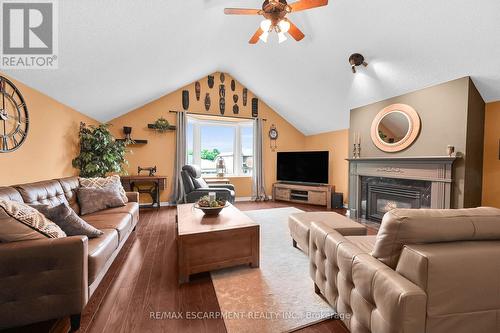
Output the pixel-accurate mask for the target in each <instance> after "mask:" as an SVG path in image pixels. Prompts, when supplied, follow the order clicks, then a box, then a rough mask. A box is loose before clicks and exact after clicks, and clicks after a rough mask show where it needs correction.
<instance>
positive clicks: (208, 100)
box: [205, 93, 212, 111]
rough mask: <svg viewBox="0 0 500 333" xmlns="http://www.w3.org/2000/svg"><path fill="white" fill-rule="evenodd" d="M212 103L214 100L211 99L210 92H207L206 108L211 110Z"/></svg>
mask: <svg viewBox="0 0 500 333" xmlns="http://www.w3.org/2000/svg"><path fill="white" fill-rule="evenodd" d="M211 104H212V101H211V100H210V94H209V93H207V94H206V95H205V110H206V111H208V110H210V105H211Z"/></svg>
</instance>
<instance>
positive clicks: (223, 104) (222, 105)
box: [219, 98, 226, 115]
mask: <svg viewBox="0 0 500 333" xmlns="http://www.w3.org/2000/svg"><path fill="white" fill-rule="evenodd" d="M219 109H220V114H221V115H224V113H225V112H226V100H225V99H224V98H220V99H219Z"/></svg>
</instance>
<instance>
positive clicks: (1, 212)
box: [0, 200, 66, 242]
mask: <svg viewBox="0 0 500 333" xmlns="http://www.w3.org/2000/svg"><path fill="white" fill-rule="evenodd" d="M62 237H66V234H65V233H64V231H62V230H61V228H59V227H58V226H57V224H55V223H54V222H52V221H49V220H48V219H47V218H46V217H45V216H44V215H43V214H42V213H40V212H39V211H38V210H36V209H35V208H32V207H30V206H28V205H27V204H25V203H21V202H16V201H10V200H0V241H1V242H15V241H23V240H31V239H46V238H62Z"/></svg>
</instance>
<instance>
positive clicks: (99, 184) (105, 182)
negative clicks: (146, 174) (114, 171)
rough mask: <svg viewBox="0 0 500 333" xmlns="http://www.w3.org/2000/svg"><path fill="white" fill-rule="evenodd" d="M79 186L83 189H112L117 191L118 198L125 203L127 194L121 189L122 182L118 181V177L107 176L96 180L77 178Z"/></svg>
mask: <svg viewBox="0 0 500 333" xmlns="http://www.w3.org/2000/svg"><path fill="white" fill-rule="evenodd" d="M79 180H80V186H81V187H85V188H90V187H92V188H107V187H113V188H116V189H117V190H118V192H119V193H120V196H121V197H122V200H123V202H127V201H128V198H127V194H126V193H125V189H124V188H123V185H122V182H121V180H120V176H116V175H114V176H109V177H104V178H102V177H96V178H82V177H80V178H79Z"/></svg>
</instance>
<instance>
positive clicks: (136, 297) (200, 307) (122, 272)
mask: <svg viewBox="0 0 500 333" xmlns="http://www.w3.org/2000/svg"><path fill="white" fill-rule="evenodd" d="M236 206H237V207H238V208H239V209H241V210H254V209H267V208H278V207H288V206H290V204H288V203H278V202H266V203H254V202H240V203H237V204H236ZM293 206H294V207H297V208H299V209H302V210H304V211H314V210H321V207H318V206H309V205H300V204H297V205H295V204H294V205H293ZM337 212H339V213H341V214H344V213H345V211H344V210H338V211H337ZM369 233H370V234H374V233H376V230H375V229H371V228H369ZM176 265H177V248H176V242H175V208H162V209H159V210H157V209H144V210H141V218H140V222H139V225H138V227H137V230H136V232H134V233H132V235H131V236H130V238H129V239H128V240H127V242H126V243H125V245H124V247H123V249H122V250H121V252H120V254H119V255H118V257H117V258H116V260H115V262H114V263H113V265H112V266H111V267H110V270H109V271H108V273H107V274H106V276H105V278H104V280H103V281H102V282H101V284H100V286H99V287H98V289H97V290H96V292H95V293H94V295H93V296H92V297H91V299H90V302H89V304H88V305H87V307H86V308H85V312H84V313H83V316H82V324H81V328H80V330H79V332H82V333H84V332H182V333H184V332H196V333H201V332H207V333H218V332H226V329H225V326H224V321H223V320H222V319H204V320H188V319H153V318H151V317H152V313H155V312H160V313H167V312H168V313H173V314H175V313H186V312H192V311H201V312H214V313H217V312H219V311H220V308H219V304H218V303H217V298H216V295H215V290H214V287H213V284H212V281H211V279H210V275H209V274H200V275H197V276H195V277H193V278H192V281H191V282H190V283H189V284H184V285H182V286H179V285H178V283H177V268H176ZM68 328H69V320H68V319H64V320H59V321H57V322H55V323H54V322H47V323H41V324H36V325H30V326H29V327H23V328H18V329H15V330H8V331H9V332H67V330H68ZM299 332H301V333H322V332H325V333H326V332H330V333H332V332H334V333H345V332H348V331H347V329H346V328H345V327H344V326H343V325H342V323H341V322H340V321H336V320H331V321H327V322H323V323H320V324H317V325H314V326H310V327H307V328H305V329H302V330H300V331H299Z"/></svg>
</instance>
